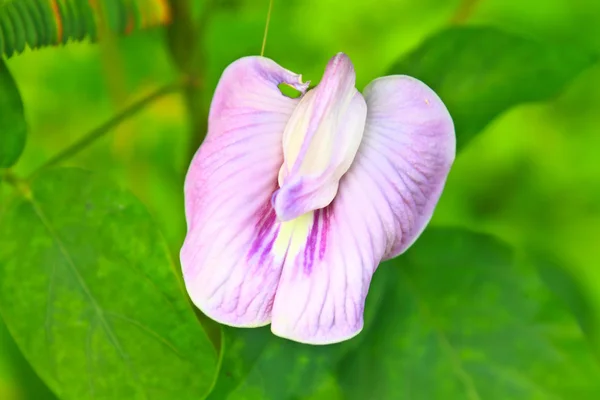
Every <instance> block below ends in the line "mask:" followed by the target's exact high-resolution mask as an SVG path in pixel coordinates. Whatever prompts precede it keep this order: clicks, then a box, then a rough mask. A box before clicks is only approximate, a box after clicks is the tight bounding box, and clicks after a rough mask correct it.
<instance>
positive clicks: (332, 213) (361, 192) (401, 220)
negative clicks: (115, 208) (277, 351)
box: [181, 53, 455, 344]
mask: <svg viewBox="0 0 600 400" xmlns="http://www.w3.org/2000/svg"><path fill="white" fill-rule="evenodd" d="M280 83H285V84H289V85H291V86H293V87H294V88H296V89H298V90H299V91H301V92H302V93H303V95H302V96H301V98H299V99H291V98H288V97H286V96H284V95H282V94H281V92H280V91H279V89H278V85H279V84H280ZM307 88H308V83H302V81H301V76H300V75H297V74H295V73H293V72H291V71H288V70H286V69H284V68H282V67H280V66H279V65H278V64H276V63H275V62H274V61H272V60H270V59H267V58H264V57H246V58H242V59H239V60H237V61H235V62H234V63H233V64H231V65H230V66H229V67H228V68H227V69H226V70H225V72H224V73H223V76H222V77H221V80H220V82H219V84H218V86H217V89H216V92H215V95H214V98H213V101H212V104H211V109H210V116H209V126H208V135H207V137H206V140H205V141H204V143H203V144H202V146H201V147H200V149H199V150H198V152H197V153H196V156H195V157H194V160H193V161H192V164H191V166H190V169H189V171H188V175H187V178H186V182H185V206H186V217H187V223H188V233H187V236H186V239H185V243H184V245H183V248H182V249H181V263H182V266H183V274H184V279H185V283H186V287H187V290H188V292H189V294H190V297H191V299H192V301H193V302H194V304H196V306H197V307H198V308H200V309H201V310H202V311H203V312H204V313H206V314H207V315H208V316H209V317H211V318H213V319H215V320H216V321H219V322H221V323H223V324H226V325H231V326H237V327H258V326H263V325H267V324H269V323H270V324H271V329H272V331H273V333H275V334H276V335H278V336H281V337H284V338H288V339H291V340H295V341H298V342H303V343H311V344H328V343H335V342H339V341H342V340H346V339H349V338H351V337H353V336H355V335H356V334H358V333H359V332H360V331H361V329H362V327H363V309H364V303H365V298H366V296H367V292H368V289H369V284H370V282H371V277H372V275H373V273H374V272H375V269H376V268H377V266H378V265H379V263H380V262H381V261H383V260H386V259H389V258H392V257H395V256H397V255H399V254H401V253H402V252H404V251H405V250H406V249H407V248H408V247H409V246H410V245H411V244H412V243H413V242H414V241H415V240H416V239H417V237H418V236H419V235H420V234H421V232H422V231H423V229H424V228H425V226H426V225H427V223H428V221H429V220H430V218H431V216H432V214H433V210H434V207H435V205H436V203H437V201H438V199H439V197H440V194H441V192H442V189H443V187H444V183H445V181H446V177H447V175H448V172H449V170H450V166H451V165H452V162H453V160H454V155H455V135H454V127H453V123H452V119H451V117H450V115H449V114H448V111H447V109H446V107H445V106H444V104H443V103H442V101H441V100H440V99H439V97H438V96H437V95H436V94H435V93H434V92H433V91H432V90H431V89H430V88H429V87H427V86H426V85H425V84H423V83H422V82H420V81H418V80H416V79H414V78H410V77H408V76H401V75H396V76H386V77H383V78H378V79H375V80H374V81H373V82H371V83H370V84H369V85H368V86H367V87H366V89H365V91H364V95H363V94H361V93H360V92H358V90H356V88H355V72H354V68H353V65H352V63H351V61H350V59H349V58H348V57H347V56H346V55H345V54H343V53H339V54H337V55H336V56H334V57H333V58H332V59H331V61H330V62H329V64H328V65H327V68H326V69H325V74H324V76H323V79H322V80H321V83H320V84H319V85H318V86H317V87H316V88H314V89H313V90H310V91H307Z"/></svg>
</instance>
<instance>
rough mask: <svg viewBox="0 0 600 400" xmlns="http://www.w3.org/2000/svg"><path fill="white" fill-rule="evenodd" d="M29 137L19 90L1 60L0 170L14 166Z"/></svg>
mask: <svg viewBox="0 0 600 400" xmlns="http://www.w3.org/2000/svg"><path fill="white" fill-rule="evenodd" d="M26 135H27V123H26V122H25V115H24V111H23V102H22V101H21V95H20V94H19V89H18V88H17V85H16V83H15V81H14V79H13V77H12V75H11V74H10V71H9V70H8V68H7V67H6V63H5V62H4V61H2V60H0V168H6V167H10V166H11V165H13V164H14V163H15V162H16V161H17V159H18V158H19V156H20V155H21V152H23V148H24V147H25V138H26Z"/></svg>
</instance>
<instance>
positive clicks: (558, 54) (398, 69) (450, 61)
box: [389, 27, 595, 149]
mask: <svg viewBox="0 0 600 400" xmlns="http://www.w3.org/2000/svg"><path fill="white" fill-rule="evenodd" d="M594 62H595V57H592V56H590V55H589V54H587V53H586V52H584V51H581V50H580V49H578V48H577V46H574V45H572V44H568V45H558V44H556V43H548V44H546V43H540V42H537V41H534V40H530V39H527V38H524V37H520V36H517V35H513V34H510V33H506V32H503V31H501V30H498V29H496V28H490V27H455V28H449V29H447V30H444V31H441V32H439V33H437V34H435V35H434V36H432V37H430V38H429V39H427V40H425V42H424V43H423V44H422V45H421V46H419V47H418V48H417V49H416V50H414V51H413V52H411V53H410V54H408V55H407V56H405V57H402V59H401V60H400V61H398V62H397V63H396V64H395V65H394V66H393V67H392V68H391V69H390V70H389V73H390V74H403V75H410V76H414V77H416V78H418V79H420V80H422V81H424V82H425V83H426V84H427V85H429V86H430V87H431V88H432V89H433V90H435V91H436V93H437V94H438V95H439V96H440V97H441V98H442V100H443V101H444V103H445V104H446V106H447V107H448V109H449V111H450V114H451V115H452V118H453V119H454V124H455V128H456V137H457V148H458V149H460V148H462V147H464V146H465V145H466V144H467V143H468V142H469V141H470V140H471V139H472V138H473V137H474V136H475V134H476V133H478V132H480V131H481V130H482V129H483V128H484V127H485V126H486V125H487V124H488V123H490V122H491V121H492V120H493V119H494V118H495V117H497V116H498V115H499V114H500V113H502V112H504V111H506V110H507V109H509V108H510V107H514V106H516V105H518V104H522V103H526V102H533V101H543V100H548V99H550V98H552V97H553V96H556V95H557V94H558V93H559V92H560V91H561V90H562V89H563V88H564V87H565V85H566V84H567V83H569V82H570V81H571V80H572V79H573V78H574V77H576V76H577V75H578V74H580V73H581V72H582V71H583V70H584V69H586V68H588V67H589V66H590V65H592V64H593V63H594Z"/></svg>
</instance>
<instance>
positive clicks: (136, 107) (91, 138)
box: [32, 80, 187, 175]
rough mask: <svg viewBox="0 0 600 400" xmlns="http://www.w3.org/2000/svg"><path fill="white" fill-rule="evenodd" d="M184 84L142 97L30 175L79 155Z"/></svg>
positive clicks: (184, 82)
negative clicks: (124, 122)
mask: <svg viewBox="0 0 600 400" xmlns="http://www.w3.org/2000/svg"><path fill="white" fill-rule="evenodd" d="M186 83H187V80H185V81H183V82H176V83H171V84H169V85H167V86H164V87H162V88H160V89H158V90H157V91H155V92H153V93H151V94H150V95H148V96H146V97H144V98H143V99H141V100H139V101H137V102H136V103H134V104H132V105H131V106H129V107H128V108H126V109H125V110H123V111H122V112H121V113H120V114H117V115H115V116H114V117H113V118H112V119H110V120H108V121H106V122H105V123H104V124H102V125H100V126H99V127H97V128H96V129H94V130H92V131H91V132H89V133H88V134H87V135H84V136H83V137H82V138H81V139H79V140H78V141H76V142H75V143H73V144H72V145H71V146H69V147H67V148H66V149H64V150H62V151H61V152H59V153H58V154H56V155H55V156H54V157H52V158H51V159H50V160H48V161H46V162H45V163H44V164H42V165H41V166H40V167H39V168H38V169H36V170H35V171H34V172H33V173H32V175H34V174H36V173H37V172H39V171H40V170H41V169H43V168H47V167H50V166H52V165H55V164H58V163H60V162H62V161H64V160H66V159H68V158H70V157H72V156H74V155H75V154H77V153H79V152H80V151H81V150H83V149H85V148H86V147H87V146H89V145H90V144H92V143H93V142H95V141H96V140H98V139H99V138H101V137H102V136H104V135H105V134H106V133H108V132H110V131H111V130H112V129H114V128H115V127H117V126H118V125H119V124H121V123H122V122H123V121H125V120H127V119H128V118H131V117H132V116H134V115H135V114H137V113H138V112H140V111H141V110H143V109H144V108H146V106H148V105H149V104H151V103H153V102H155V101H156V100H158V99H160V98H161V97H164V96H166V95H168V94H170V93H173V92H176V91H178V90H180V89H182V88H183V87H185V86H186Z"/></svg>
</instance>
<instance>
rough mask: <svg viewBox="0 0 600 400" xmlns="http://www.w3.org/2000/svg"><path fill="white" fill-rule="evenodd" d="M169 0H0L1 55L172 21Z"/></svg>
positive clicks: (121, 32) (94, 38) (127, 31)
mask: <svg viewBox="0 0 600 400" xmlns="http://www.w3.org/2000/svg"><path fill="white" fill-rule="evenodd" d="M169 19H170V15H169V6H168V4H167V3H166V1H165V0H149V1H144V0H99V1H89V0H0V55H2V54H4V55H6V56H7V57H11V56H12V55H13V54H14V53H21V52H23V51H24V50H25V47H26V46H29V48H31V49H36V48H39V47H44V46H49V45H58V44H61V43H67V42H68V41H69V40H74V41H80V40H84V39H91V40H96V39H97V38H98V36H100V35H101V34H102V30H103V29H108V31H109V32H112V33H115V34H127V33H130V32H132V31H134V30H137V29H144V28H148V27H151V26H156V25H163V24H166V23H167V22H169Z"/></svg>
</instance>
